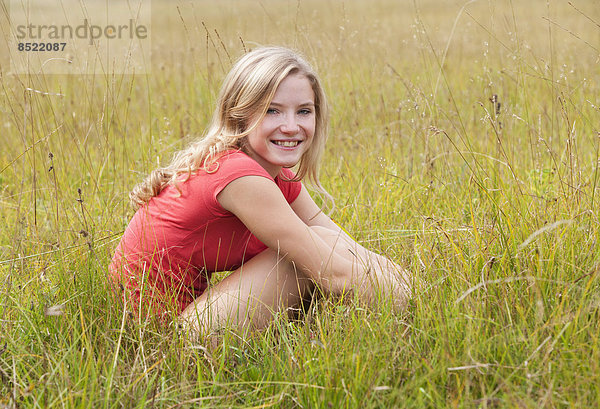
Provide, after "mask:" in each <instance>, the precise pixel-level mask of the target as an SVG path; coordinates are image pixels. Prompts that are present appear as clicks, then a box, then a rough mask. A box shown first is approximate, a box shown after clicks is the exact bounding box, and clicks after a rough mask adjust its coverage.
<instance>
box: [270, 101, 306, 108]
mask: <svg viewBox="0 0 600 409" xmlns="http://www.w3.org/2000/svg"><path fill="white" fill-rule="evenodd" d="M269 106H274V107H282V106H284V104H280V103H278V102H271V104H270V105H269ZM298 106H299V107H306V106H309V107H314V106H315V103H314V102H312V101H307V102H303V103H301V104H298Z"/></svg>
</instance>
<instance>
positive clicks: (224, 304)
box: [181, 249, 313, 335]
mask: <svg viewBox="0 0 600 409" xmlns="http://www.w3.org/2000/svg"><path fill="white" fill-rule="evenodd" d="M312 287H313V283H312V281H311V280H310V279H308V278H307V277H305V276H304V275H303V274H302V273H301V272H300V271H296V268H295V267H294V265H293V264H292V263H291V262H289V261H287V260H286V259H285V258H283V257H281V256H280V255H278V254H277V252H276V251H274V250H271V249H267V250H265V251H263V252H262V253H260V254H258V255H256V256H255V257H254V258H252V259H251V260H249V261H247V262H246V263H245V264H244V265H243V266H242V267H240V268H238V269H237V270H236V271H234V272H233V273H231V274H230V275H228V276H227V277H225V278H224V279H223V280H222V281H221V282H219V283H218V284H216V285H214V286H212V287H209V289H208V290H207V291H206V292H205V293H204V294H202V295H201V296H200V297H198V298H197V299H196V300H195V301H194V302H193V303H192V304H190V305H189V306H188V307H187V308H186V309H185V310H184V311H183V312H182V313H181V321H182V323H183V324H184V325H185V326H186V327H188V328H189V329H190V332H192V333H200V334H205V335H209V334H211V333H213V332H214V331H215V330H218V329H219V328H222V327H223V326H230V327H233V328H239V329H243V328H253V329H260V328H264V327H266V326H267V325H268V324H269V322H271V320H272V317H273V315H274V314H275V313H277V312H282V311H286V310H287V309H288V308H289V307H297V306H299V305H300V303H301V301H302V298H303V296H305V295H306V294H307V292H308V291H309V290H310V289H311V288H312Z"/></svg>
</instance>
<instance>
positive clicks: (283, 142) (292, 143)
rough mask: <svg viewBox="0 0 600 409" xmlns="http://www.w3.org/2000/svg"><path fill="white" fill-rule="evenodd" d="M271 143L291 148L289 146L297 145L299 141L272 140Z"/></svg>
mask: <svg viewBox="0 0 600 409" xmlns="http://www.w3.org/2000/svg"><path fill="white" fill-rule="evenodd" d="M273 143H274V144H275V145H279V146H285V147H288V148H291V147H294V146H296V145H298V144H299V143H300V142H299V141H273Z"/></svg>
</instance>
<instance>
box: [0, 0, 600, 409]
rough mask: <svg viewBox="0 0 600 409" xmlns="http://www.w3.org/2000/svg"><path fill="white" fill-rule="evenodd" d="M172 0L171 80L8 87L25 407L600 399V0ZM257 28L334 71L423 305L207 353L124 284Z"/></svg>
mask: <svg viewBox="0 0 600 409" xmlns="http://www.w3.org/2000/svg"><path fill="white" fill-rule="evenodd" d="M152 6H153V22H152V35H153V39H152V47H153V53H152V61H151V62H150V64H151V70H152V72H151V74H150V75H147V76H144V75H139V76H131V75H129V76H126V75H118V74H113V73H106V74H105V75H99V76H76V75H71V76H58V75H46V76H44V75H39V74H33V75H8V74H7V73H6V71H4V72H3V73H2V77H1V78H0V86H1V88H2V93H0V112H1V113H2V114H1V115H0V121H1V122H0V127H1V129H2V148H3V149H2V150H0V203H1V210H0V220H1V221H0V225H1V226H3V227H2V229H1V231H0V276H1V277H2V281H3V284H4V285H3V286H2V289H1V290H0V299H1V300H2V302H1V304H0V305H2V312H1V316H0V334H1V335H0V378H1V379H2V382H1V383H0V406H2V407H7V408H14V407H19V408H21V407H82V408H83V407H94V408H97V407H104V408H113V407H127V408H130V407H161V408H171V407H197V406H200V407H257V408H258V407H304V408H311V407H324V408H327V407H333V408H338V407H348V408H354V407H360V408H378V407H465V408H470V407H473V408H497V407H498V408H499V407H548V408H554V407H597V406H598V405H599V402H600V388H599V385H600V378H599V375H598V374H599V373H600V365H599V364H598V363H599V362H600V353H599V345H600V342H599V336H600V329H599V328H600V327H599V326H598V322H599V318H600V310H599V308H600V291H599V290H600V281H599V272H600V252H599V250H598V249H599V245H598V238H599V237H600V232H599V222H598V199H599V197H598V193H599V182H600V180H599V179H600V175H599V169H598V165H599V159H600V156H599V151H600V137H599V136H600V133H599V132H600V123H599V119H598V118H600V115H599V112H598V110H599V108H598V106H599V105H600V103H599V101H598V95H600V89H599V88H600V77H599V71H598V69H597V64H598V59H599V58H600V57H599V55H600V53H599V52H598V49H599V48H600V43H599V37H598V34H599V33H600V26H599V23H600V15H599V14H598V8H597V7H595V6H594V5H593V4H592V2H590V1H583V0H581V1H577V2H570V3H569V2H544V1H537V0H536V1H532V2H527V4H525V2H518V3H517V2H511V1H504V0H503V1H495V2H487V1H479V2H469V3H467V4H465V3H458V2H443V3H442V4H440V2H437V1H433V0H415V1H414V2H409V1H402V2H396V1H391V0H377V1H373V2H358V1H356V2H354V1H351V2H345V3H337V2H316V1H308V0H307V1H302V2H289V1H287V2H276V1H271V0H269V1H266V2H261V3H254V2H246V3H240V2H233V1H223V2H220V3H219V7H216V6H215V5H214V4H213V3H211V2H197V3H177V7H178V8H179V10H177V8H176V6H175V4H174V3H167V2H160V1H158V2H155V3H153V5H152ZM463 6H464V7H463ZM202 23H204V25H203V24H202ZM4 34H6V33H4ZM240 39H241V40H240ZM242 41H243V43H242ZM255 43H259V44H272V43H273V44H284V45H288V46H293V47H296V48H298V49H300V50H302V51H304V52H305V53H306V55H307V56H308V58H309V60H311V61H312V62H314V64H315V66H316V67H317V68H318V71H319V72H320V74H321V76H322V79H323V82H324V85H325V87H326V90H327V93H328V97H329V100H330V101H331V103H332V118H331V136H330V140H329V142H328V146H327V152H326V155H325V159H324V162H323V169H322V183H323V185H324V186H325V187H326V188H327V189H328V190H329V192H330V193H331V194H332V195H333V196H334V197H335V198H336V203H337V208H336V210H335V211H334V213H333V214H332V216H333V218H334V219H335V220H336V221H338V222H339V223H340V224H341V225H343V226H344V227H345V228H346V229H347V230H348V231H349V232H350V233H351V234H353V235H354V236H355V237H356V238H357V239H358V240H359V241H361V242H362V243H364V244H365V245H367V246H368V247H370V248H373V249H377V250H379V251H381V252H382V253H385V254H387V255H388V256H389V257H391V258H393V259H394V260H397V261H398V262H399V263H401V264H402V265H404V266H405V267H406V268H407V269H408V270H409V271H411V273H412V274H413V275H414V276H415V277H416V278H417V279H419V280H421V281H422V282H424V285H423V287H422V288H421V289H420V290H419V291H418V293H417V294H416V296H415V298H414V299H413V300H412V302H411V305H410V306H409V308H408V309H407V311H406V312H405V313H403V314H392V313H390V311H389V308H386V305H379V306H376V307H374V308H373V309H372V310H364V309H362V308H360V307H358V306H357V305H356V303H355V302H353V301H352V300H331V299H323V300H319V301H317V302H316V305H314V306H313V307H312V308H311V309H310V310H309V312H308V313H307V315H306V317H305V319H304V320H302V321H297V322H296V321H288V320H286V319H283V318H278V319H277V320H276V321H275V322H274V323H273V325H272V327H271V328H269V329H268V330H266V331H264V332H262V333H257V334H252V335H250V336H247V337H239V336H235V335H234V334H226V336H225V337H224V339H223V341H222V343H221V345H220V346H219V347H218V349H217V350H216V351H208V350H206V349H204V348H203V347H202V346H199V345H190V344H189V343H187V342H186V341H185V340H184V339H181V338H180V337H179V336H178V335H177V333H175V332H173V331H172V330H171V329H169V328H163V327H161V326H159V325H157V324H155V323H147V322H134V320H131V319H129V318H128V317H127V316H125V317H124V316H123V312H122V310H121V309H120V308H119V306H118V305H116V304H115V303H114V302H113V300H112V298H111V296H110V294H109V292H108V290H107V288H106V285H105V281H104V277H105V272H106V266H107V264H108V262H109V259H110V257H111V255H112V251H113V250H114V247H115V246H116V243H117V240H118V239H119V237H120V235H121V234H122V232H123V230H124V228H125V226H126V224H127V222H128V220H129V218H130V217H131V216H132V209H131V208H130V207H129V206H128V204H127V193H128V191H129V190H130V189H131V187H132V186H133V185H134V184H135V183H136V182H138V181H139V180H140V178H141V177H142V175H143V174H145V173H146V172H149V171H150V170H151V169H153V168H154V167H156V166H157V164H158V163H165V162H166V161H168V160H169V158H170V155H171V154H172V153H173V152H174V151H175V150H177V149H179V148H182V147H183V146H185V145H186V144H187V143H188V142H189V141H191V140H193V138H195V137H198V136H199V135H201V134H202V132H203V130H204V129H205V127H206V125H207V122H208V120H209V118H210V115H211V114H212V109H213V106H214V100H215V95H216V93H217V91H218V87H219V85H220V81H221V79H222V78H223V76H224V74H225V72H226V70H227V69H228V67H229V66H230V58H231V59H232V58H235V56H238V55H240V54H241V53H242V51H243V48H244V47H250V46H253V45H254V44H255ZM27 88H30V89H32V90H36V91H31V90H28V89H27ZM59 94H60V95H59ZM494 95H496V97H494Z"/></svg>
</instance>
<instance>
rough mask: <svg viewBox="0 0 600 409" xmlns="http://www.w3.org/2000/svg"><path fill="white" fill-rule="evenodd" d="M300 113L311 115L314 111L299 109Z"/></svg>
mask: <svg viewBox="0 0 600 409" xmlns="http://www.w3.org/2000/svg"><path fill="white" fill-rule="evenodd" d="M298 113H299V114H300V115H310V114H311V113H312V111H311V110H310V109H308V108H307V109H301V110H300V111H298Z"/></svg>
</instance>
